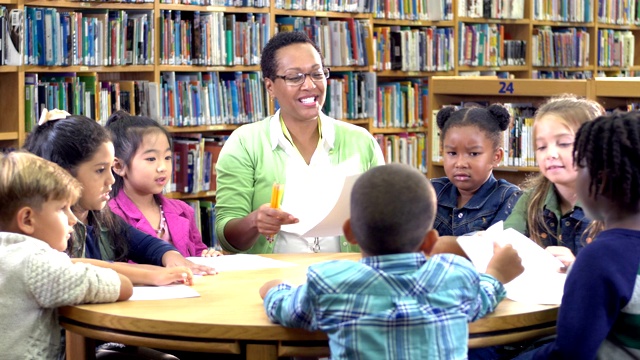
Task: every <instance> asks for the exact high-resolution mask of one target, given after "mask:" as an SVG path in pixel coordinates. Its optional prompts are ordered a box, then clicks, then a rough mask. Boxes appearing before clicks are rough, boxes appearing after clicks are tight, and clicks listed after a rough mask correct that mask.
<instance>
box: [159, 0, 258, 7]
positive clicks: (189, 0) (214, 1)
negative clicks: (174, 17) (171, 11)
mask: <svg viewBox="0 0 640 360" xmlns="http://www.w3.org/2000/svg"><path fill="white" fill-rule="evenodd" d="M151 2H153V1H151ZM160 4H176V5H177V4H183V5H199V6H229V7H232V6H235V7H259V8H264V7H269V6H270V1H269V0H160Z"/></svg>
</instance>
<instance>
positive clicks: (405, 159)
mask: <svg viewBox="0 0 640 360" xmlns="http://www.w3.org/2000/svg"><path fill="white" fill-rule="evenodd" d="M374 137H375V138H376V141H377V142H378V145H380V149H381V150H382V155H383V156H384V159H385V163H387V164H389V163H392V162H396V163H402V164H407V165H410V166H413V167H414V168H416V169H418V170H420V171H421V172H423V173H425V174H426V173H427V137H426V135H425V134H424V133H402V134H398V135H382V134H376V135H375V136H374Z"/></svg>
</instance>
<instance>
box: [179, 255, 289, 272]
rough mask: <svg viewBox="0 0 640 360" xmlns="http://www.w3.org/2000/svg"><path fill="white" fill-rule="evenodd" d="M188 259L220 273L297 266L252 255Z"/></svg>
mask: <svg viewBox="0 0 640 360" xmlns="http://www.w3.org/2000/svg"><path fill="white" fill-rule="evenodd" d="M187 259H189V260H191V261H192V262H194V263H196V264H200V265H206V266H211V267H212V268H215V269H216V270H217V271H218V272H223V271H240V270H260V269H270V268H283V267H291V266H296V264H294V263H290V262H286V261H282V260H276V259H271V258H267V257H264V256H260V255H250V254H236V255H224V256H216V257H188V258H187Z"/></svg>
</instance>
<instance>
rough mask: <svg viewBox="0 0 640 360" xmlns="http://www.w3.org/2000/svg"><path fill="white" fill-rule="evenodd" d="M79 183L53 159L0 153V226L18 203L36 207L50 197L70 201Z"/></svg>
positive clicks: (77, 195)
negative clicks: (51, 160)
mask: <svg viewBox="0 0 640 360" xmlns="http://www.w3.org/2000/svg"><path fill="white" fill-rule="evenodd" d="M81 191H82V185H80V183H79V182H78V180H76V179H75V178H74V177H73V176H72V175H71V174H69V173H68V172H67V171H66V170H64V169H63V168H61V167H60V166H58V165H57V164H55V163H52V162H50V161H48V160H45V159H43V158H41V157H38V156H36V155H33V154H30V153H27V152H21V151H16V152H11V153H8V154H0V199H1V202H2V204H1V205H0V228H4V227H6V226H7V224H8V223H9V222H10V221H11V219H12V218H13V217H14V216H15V215H16V213H17V212H18V210H19V209H20V208H22V207H25V206H29V207H31V208H34V209H36V210H40V209H41V208H42V205H43V204H44V203H45V202H47V201H51V200H69V201H70V202H71V204H74V203H75V202H76V201H77V200H78V198H79V197H80V193H81Z"/></svg>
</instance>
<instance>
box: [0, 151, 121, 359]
mask: <svg viewBox="0 0 640 360" xmlns="http://www.w3.org/2000/svg"><path fill="white" fill-rule="evenodd" d="M80 191H81V187H80V184H79V183H78V182H77V181H76V180H75V179H74V178H73V177H72V176H71V175H69V174H68V173H67V172H66V171H65V170H64V169H62V168H61V167H59V166H57V165H56V164H54V163H51V162H49V161H46V160H44V159H42V158H39V157H37V156H34V155H32V154H29V153H20V152H14V153H9V154H6V155H4V154H0V199H2V206H0V258H1V259H2V261H0V287H1V288H2V292H1V293H0V306H1V307H2V311H0V322H1V323H2V324H4V325H5V326H3V327H2V330H0V354H2V357H3V358H5V359H18V358H29V359H57V358H58V357H59V356H60V355H61V353H62V349H61V346H60V344H61V340H60V334H61V331H60V330H61V328H60V326H59V325H58V319H57V312H56V308H58V307H60V306H67V305H76V304H81V303H102V302H113V301H123V300H127V299H128V298H129V297H130V296H131V294H132V292H133V288H132V285H131V281H130V280H129V279H128V278H127V277H125V276H123V275H120V274H118V273H116V272H115V271H113V270H111V269H103V268H99V267H95V266H92V265H89V264H82V263H74V262H72V261H71V259H70V258H69V256H68V255H66V254H65V253H64V250H65V249H66V248H67V239H68V238H69V236H70V234H71V233H72V232H73V225H74V224H75V223H76V221H77V220H76V218H75V216H74V215H73V213H72V212H71V209H70V206H71V204H73V203H75V201H76V199H77V198H78V196H79V195H80ZM102 264H105V263H104V262H102ZM99 265H100V264H99Z"/></svg>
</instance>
